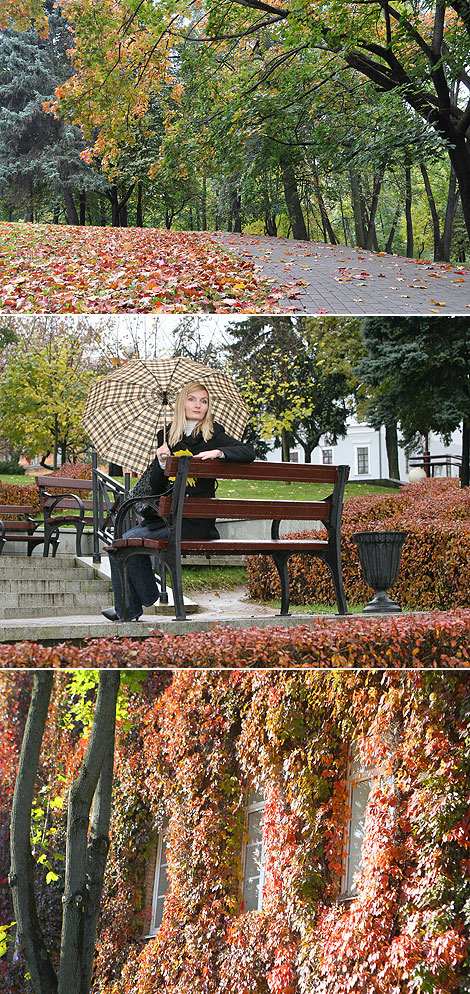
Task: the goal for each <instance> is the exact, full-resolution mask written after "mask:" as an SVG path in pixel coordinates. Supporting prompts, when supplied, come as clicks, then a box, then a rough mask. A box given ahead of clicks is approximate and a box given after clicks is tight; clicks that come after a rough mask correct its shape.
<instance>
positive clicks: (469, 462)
mask: <svg viewBox="0 0 470 994" xmlns="http://www.w3.org/2000/svg"><path fill="white" fill-rule="evenodd" d="M460 486H461V487H468V486H470V418H464V419H463V422H462V474H461V477H460Z"/></svg>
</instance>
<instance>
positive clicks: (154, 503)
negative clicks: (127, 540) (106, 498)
mask: <svg viewBox="0 0 470 994" xmlns="http://www.w3.org/2000/svg"><path fill="white" fill-rule="evenodd" d="M161 498H162V494H151V495H150V496H145V497H128V498H127V500H125V501H124V502H123V503H122V504H121V506H120V508H119V511H118V512H117V514H116V520H115V522H114V538H122V532H123V528H124V522H125V519H126V517H127V515H128V513H129V511H132V508H133V507H134V506H135V505H136V504H149V505H150V507H154V508H155V510H156V511H158V505H159V503H160V500H161Z"/></svg>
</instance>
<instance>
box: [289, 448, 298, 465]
mask: <svg viewBox="0 0 470 994" xmlns="http://www.w3.org/2000/svg"><path fill="white" fill-rule="evenodd" d="M290 461H291V462H298V461H299V453H298V452H297V449H293V450H292V452H291V453H290Z"/></svg>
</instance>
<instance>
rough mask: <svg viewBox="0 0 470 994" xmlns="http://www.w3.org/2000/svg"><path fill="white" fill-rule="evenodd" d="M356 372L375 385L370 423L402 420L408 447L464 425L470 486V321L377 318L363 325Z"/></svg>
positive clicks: (369, 407)
mask: <svg viewBox="0 0 470 994" xmlns="http://www.w3.org/2000/svg"><path fill="white" fill-rule="evenodd" d="M362 337H363V346H364V356H363V358H362V360H361V362H360V363H359V364H358V367H357V373H358V376H359V377H360V379H361V380H363V382H364V383H366V384H368V385H369V386H370V387H372V388H373V389H374V393H373V395H372V397H371V398H370V399H369V400H368V401H367V402H366V404H365V411H366V416H367V418H368V420H369V422H370V424H371V425H373V427H375V428H379V427H380V426H381V425H389V426H390V425H393V424H395V423H396V422H398V424H399V426H400V429H401V433H402V435H403V440H404V443H405V444H406V445H410V446H411V445H413V444H414V443H416V441H417V440H418V439H419V438H420V436H423V435H427V434H428V433H429V432H431V431H432V432H436V433H437V434H438V435H441V436H442V437H443V438H446V437H447V438H448V437H449V436H450V434H451V433H452V432H453V431H454V430H455V429H456V428H458V427H459V426H460V425H461V427H462V439H463V440H462V478H461V482H462V486H463V487H465V486H468V485H469V454H470V319H469V318H465V317H454V318H447V317H442V318H441V317H437V318H434V317H416V318H399V317H389V318H382V317H380V318H379V317H374V318H367V319H366V320H365V321H364V323H363V325H362Z"/></svg>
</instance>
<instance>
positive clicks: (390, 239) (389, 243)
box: [385, 204, 400, 254]
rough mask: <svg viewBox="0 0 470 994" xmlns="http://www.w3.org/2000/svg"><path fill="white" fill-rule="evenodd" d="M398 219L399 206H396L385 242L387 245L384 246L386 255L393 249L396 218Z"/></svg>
mask: <svg viewBox="0 0 470 994" xmlns="http://www.w3.org/2000/svg"><path fill="white" fill-rule="evenodd" d="M399 217H400V204H398V206H397V209H396V211H395V217H394V218H393V221H392V227H391V228H390V234H389V236H388V241H387V244H386V246H385V251H386V252H387V253H388V254H390V253H391V251H392V248H393V239H394V238H395V232H396V230H397V224H398V218H399Z"/></svg>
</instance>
